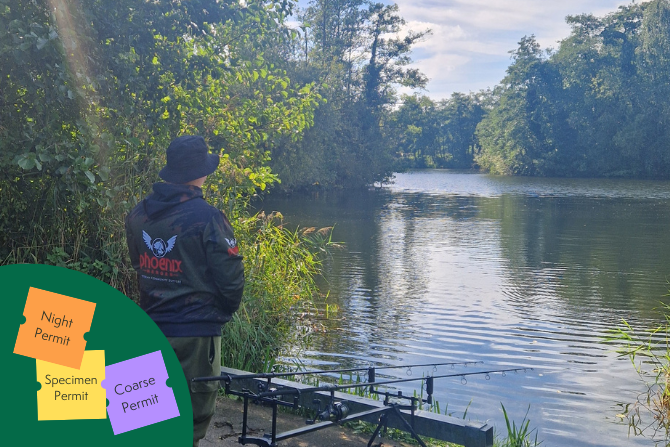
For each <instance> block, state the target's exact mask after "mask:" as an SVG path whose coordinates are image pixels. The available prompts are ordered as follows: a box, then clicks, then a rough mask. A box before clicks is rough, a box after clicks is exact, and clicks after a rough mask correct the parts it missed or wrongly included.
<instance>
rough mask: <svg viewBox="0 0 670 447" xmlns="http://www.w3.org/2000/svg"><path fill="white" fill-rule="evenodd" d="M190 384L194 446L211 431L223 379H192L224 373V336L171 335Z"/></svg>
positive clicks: (173, 345) (171, 340) (171, 342)
mask: <svg viewBox="0 0 670 447" xmlns="http://www.w3.org/2000/svg"><path fill="white" fill-rule="evenodd" d="M167 339H168V341H169V342H170V345H171V346H172V349H174V352H175V353H176V354H177V358H178V359H179V363H181V367H182V369H183V370H184V375H185V376H186V380H187V381H188V384H189V391H190V393H191V405H192V406H193V447H197V446H198V443H199V442H200V440H201V439H202V438H204V437H205V434H207V427H209V421H210V420H211V419H212V416H213V415H214V410H215V409H216V395H217V392H218V389H219V382H195V383H194V382H191V379H192V378H194V377H206V376H220V375H221V337H220V336H219V337H167Z"/></svg>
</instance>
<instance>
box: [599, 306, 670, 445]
mask: <svg viewBox="0 0 670 447" xmlns="http://www.w3.org/2000/svg"><path fill="white" fill-rule="evenodd" d="M662 313H663V316H664V318H665V322H664V323H663V324H662V325H660V326H658V327H657V328H655V329H652V330H639V329H635V328H633V327H632V326H631V325H630V324H628V322H626V321H625V320H623V327H619V328H616V329H613V330H612V331H611V335H610V336H609V337H608V341H610V342H616V343H617V344H618V345H619V347H618V348H617V352H618V353H619V355H621V356H625V357H628V358H629V359H630V361H631V363H632V364H633V367H634V368H635V370H636V371H637V373H638V375H639V376H640V379H641V380H642V382H643V384H644V388H645V390H644V392H642V393H641V394H640V395H639V396H638V398H637V400H636V401H635V402H624V403H620V404H619V406H620V408H621V412H620V413H619V414H618V415H617V416H618V417H620V418H621V419H625V420H626V421H627V422H628V427H629V433H631V432H632V433H633V434H634V435H635V436H649V437H650V439H651V440H652V441H653V442H655V444H656V445H668V444H669V443H670V389H669V388H668V383H669V381H670V306H668V305H667V304H662Z"/></svg>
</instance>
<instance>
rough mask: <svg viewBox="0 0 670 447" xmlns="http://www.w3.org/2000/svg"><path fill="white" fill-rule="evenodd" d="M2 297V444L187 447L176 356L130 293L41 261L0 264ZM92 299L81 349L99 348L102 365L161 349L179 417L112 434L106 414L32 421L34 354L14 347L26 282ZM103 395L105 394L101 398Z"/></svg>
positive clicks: (184, 392) (187, 403)
mask: <svg viewBox="0 0 670 447" xmlns="http://www.w3.org/2000/svg"><path fill="white" fill-rule="evenodd" d="M0 284H2V302H3V303H4V306H6V308H5V309H4V312H3V313H4V315H7V316H8V320H7V321H5V322H4V324H2V325H0V328H1V329H0V331H1V332H0V335H1V337H0V338H1V340H2V346H3V348H2V362H1V363H0V365H1V366H2V367H1V368H0V370H1V371H2V376H1V377H2V385H3V386H2V388H3V390H2V397H3V399H2V402H3V404H4V407H5V409H4V411H3V412H2V413H3V414H4V416H2V419H1V420H2V427H3V430H2V433H1V434H0V441H2V442H0V444H2V445H17V446H18V445H27V446H40V447H41V446H44V445H51V446H67V447H74V446H91V445H95V446H120V445H123V446H124V447H131V446H143V447H145V446H149V445H161V446H189V445H192V443H193V412H192V409H191V399H190V396H189V392H188V385H187V383H186V379H185V377H184V372H183V371H182V369H181V366H180V364H179V360H177V356H176V355H175V353H174V351H173V350H172V347H171V346H170V344H169V343H168V341H167V339H166V338H165V336H164V335H163V333H162V332H161V331H160V329H158V326H156V324H155V323H154V322H153V321H152V320H151V318H149V316H148V315H147V314H146V313H145V312H144V311H143V310H142V309H140V307H139V306H137V305H136V304H135V303H134V302H133V301H132V300H131V299H129V298H128V297H126V296H125V295H123V294H122V293H120V292H119V291H117V290H116V289H114V288H113V287H111V286H109V285H108V284H105V283H104V282H102V281H99V280H97V279H95V278H93V277H91V276H88V275H86V274H84V273H80V272H76V271H74V270H69V269H66V268H62V267H53V266H48V265H28V264H21V265H8V266H3V267H0ZM30 287H35V288H38V289H42V290H47V291H49V292H54V293H58V294H61V295H66V296H70V297H73V298H78V299H81V300H84V301H90V302H94V303H96V307H95V313H94V315H93V321H92V323H91V330H90V331H89V332H88V333H87V334H85V335H84V338H85V339H86V341H87V343H86V350H87V351H93V350H103V351H105V366H107V365H111V364H114V363H118V362H122V361H125V360H130V359H133V358H135V357H139V356H142V355H144V354H149V353H151V352H155V351H158V350H160V351H161V353H162V355H163V359H164V361H165V367H166V368H167V372H168V375H169V377H170V378H169V379H168V381H167V385H168V386H170V387H171V388H172V391H173V392H174V395H175V398H176V400H177V405H178V407H179V417H176V418H172V419H168V420H166V421H162V422H158V423H156V424H152V425H147V426H145V427H141V428H138V429H135V430H131V431H128V432H125V433H121V434H119V435H116V436H115V435H114V433H113V432H112V426H111V424H110V421H109V416H107V418H106V419H90V420H89V419H80V420H64V421H38V420H37V391H38V390H39V389H40V383H38V382H39V381H38V380H37V376H36V370H35V367H36V365H35V364H36V360H35V359H33V358H29V357H24V356H22V355H18V354H14V345H15V343H16V338H17V335H18V332H19V327H20V325H21V324H23V323H24V322H25V317H24V316H23V310H24V307H25V305H26V300H27V297H28V289H29V288H30ZM108 400H109V399H108Z"/></svg>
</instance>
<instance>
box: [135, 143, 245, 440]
mask: <svg viewBox="0 0 670 447" xmlns="http://www.w3.org/2000/svg"><path fill="white" fill-rule="evenodd" d="M218 164H219V156H218V155H214V154H210V153H209V152H208V149H207V144H206V143H205V140H204V139H203V138H202V137H199V136H182V137H179V138H177V139H175V140H174V141H173V142H172V143H170V146H169V147H168V148H167V166H165V168H163V169H162V170H161V171H160V173H159V176H160V177H161V178H162V179H163V180H164V181H165V182H166V183H156V184H154V186H153V190H154V192H153V194H152V195H150V196H148V197H147V198H145V199H144V200H143V201H142V202H140V203H139V204H138V205H137V206H136V207H135V208H134V209H133V210H132V211H131V212H130V214H129V215H128V217H127V218H126V236H127V242H128V249H129V251H130V259H131V261H132V265H133V268H134V269H135V270H136V271H137V275H138V280H139V288H140V306H141V307H142V309H144V310H145V311H146V312H147V314H149V316H150V317H151V318H152V319H153V320H154V321H155V322H156V324H157V325H158V327H159V328H160V329H161V330H162V331H163V333H164V334H165V336H166V337H167V339H168V341H169V342H170V344H171V345H172V348H173V349H174V351H175V353H176V354H177V357H178V358H179V362H180V363H181V366H182V368H183V369H184V375H185V376H186V380H187V381H188V384H189V387H190V393H191V403H192V405H193V445H194V446H197V445H198V443H199V441H200V439H202V438H204V437H205V434H206V432H207V427H208V425H209V421H210V419H211V418H212V415H213V414H214V409H215V406H216V395H217V390H218V382H201V383H192V382H191V379H192V378H193V377H202V376H218V375H220V374H221V328H222V326H223V325H224V324H225V323H226V322H227V321H229V320H230V319H231V317H232V315H233V313H234V312H235V311H236V310H237V309H238V307H239V305H240V300H241V299H242V290H243V288H244V267H243V265H242V257H241V256H240V255H239V251H238V248H237V242H236V241H235V236H234V235H233V229H232V227H231V226H230V223H229V222H228V219H226V217H225V216H224V214H223V213H222V212H221V211H219V210H217V209H216V208H214V207H213V206H211V205H209V204H208V203H207V202H206V201H205V199H204V198H203V195H202V189H201V188H202V185H203V183H204V182H205V179H206V178H207V176H208V175H209V174H211V173H212V172H214V171H215V170H216V168H217V166H218Z"/></svg>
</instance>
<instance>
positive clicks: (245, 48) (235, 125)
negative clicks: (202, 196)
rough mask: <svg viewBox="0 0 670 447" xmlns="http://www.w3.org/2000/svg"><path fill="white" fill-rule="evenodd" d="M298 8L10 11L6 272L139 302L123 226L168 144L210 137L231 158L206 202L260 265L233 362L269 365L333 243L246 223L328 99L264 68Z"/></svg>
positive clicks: (0, 252) (233, 333) (37, 6)
mask: <svg viewBox="0 0 670 447" xmlns="http://www.w3.org/2000/svg"><path fill="white" fill-rule="evenodd" d="M291 8H292V3H290V2H286V1H273V0H248V1H246V2H238V1H236V0H225V1H220V0H190V1H188V2H137V1H131V0H119V1H114V2H100V1H96V0H81V1H80V2H77V4H76V7H75V4H74V3H73V2H71V1H68V0H42V1H39V0H38V1H31V2H28V1H19V0H0V168H1V169H0V172H2V174H0V200H1V201H2V205H3V206H2V208H1V209H0V260H1V261H2V262H3V263H21V262H34V263H49V264H54V265H60V266H64V267H68V268H71V269H75V270H80V271H83V272H85V273H88V274H90V275H93V276H95V277H97V278H99V279H101V280H103V281H106V282H108V283H110V284H111V285H112V286H114V287H116V288H118V289H119V290H121V291H122V292H123V293H125V294H126V295H127V296H130V297H135V298H136V297H137V290H136V281H135V272H134V271H133V270H132V268H131V266H130V263H129V260H128V258H127V248H126V243H125V232H124V225H123V216H124V214H125V213H126V212H127V211H128V210H129V209H131V207H132V206H134V205H135V204H136V203H137V202H138V201H139V200H140V199H142V198H143V196H144V195H146V194H147V193H148V192H149V191H150V186H151V184H152V183H153V181H154V180H157V172H158V170H159V169H160V168H161V167H162V166H163V165H164V164H165V148H166V147H167V145H168V144H169V142H170V141H171V140H172V139H173V138H175V137H177V136H179V135H181V134H200V135H203V136H204V137H205V139H206V140H207V142H208V144H209V146H210V147H211V148H212V149H213V150H214V151H215V152H219V153H221V155H222V157H221V163H220V167H219V169H218V170H217V171H216V172H215V173H214V174H213V175H211V176H210V177H209V179H208V182H207V184H206V185H205V188H204V189H205V193H206V195H207V198H208V200H209V201H210V203H213V204H215V205H216V206H217V207H219V208H220V209H222V210H225V211H226V212H227V214H228V217H229V218H230V219H231V221H232V222H233V225H234V226H235V227H236V230H237V232H238V239H239V240H240V241H241V243H240V245H241V247H242V249H243V250H244V253H245V255H246V256H247V261H246V264H245V268H246V278H247V288H246V290H245V297H244V304H243V306H242V309H241V311H240V313H239V314H238V315H236V319H235V321H233V322H232V323H231V324H229V325H228V326H227V331H228V332H227V336H228V343H229V344H230V345H231V346H235V349H234V350H231V349H226V348H224V358H225V356H226V355H227V356H228V358H226V361H227V362H228V363H229V364H233V366H238V367H246V368H248V369H257V370H258V369H263V367H264V366H266V365H264V364H267V363H269V362H270V361H271V359H272V358H273V356H274V355H276V353H277V350H278V348H279V347H280V346H282V345H283V343H285V342H286V341H287V339H286V338H287V336H288V334H289V333H291V334H293V333H294V332H293V331H292V329H294V328H295V324H296V320H297V319H299V317H300V312H301V309H300V308H299V306H300V305H302V304H300V303H302V302H303V301H302V300H308V299H309V298H310V297H311V296H312V294H314V293H315V292H316V289H315V287H314V285H313V283H312V276H313V275H314V274H316V273H317V271H318V266H319V263H318V261H317V260H316V258H315V257H314V255H313V252H312V251H311V250H315V249H316V247H317V246H318V247H322V246H324V245H327V244H328V242H329V239H328V237H327V236H325V235H324V232H321V233H317V235H316V236H314V235H312V236H308V235H306V234H304V233H290V232H287V231H286V230H283V229H282V228H281V227H280V226H277V225H274V224H273V223H272V219H266V218H262V217H260V216H256V217H252V218H249V217H247V216H246V202H247V200H248V197H249V196H251V195H252V194H254V193H255V192H256V191H259V190H264V189H266V188H268V187H269V186H271V185H272V184H274V183H276V182H278V181H279V178H278V177H277V175H276V174H275V173H274V172H273V171H272V170H271V169H270V167H269V166H268V163H269V157H270V151H271V150H272V148H273V146H275V145H276V144H277V143H278V142H280V141H281V142H294V141H296V140H298V139H299V138H300V135H301V133H302V132H303V130H304V129H306V128H307V127H309V126H310V125H311V124H312V120H313V113H314V109H315V108H316V106H317V104H318V103H320V101H321V98H320V95H319V94H318V93H317V92H316V90H315V89H314V88H313V85H312V84H310V83H308V82H307V83H298V82H295V81H294V80H293V79H291V78H289V76H288V75H287V72H286V70H283V69H280V68H279V67H277V66H275V65H274V64H273V63H271V62H269V61H267V60H266V59H265V57H264V53H263V50H264V49H268V48H270V49H271V48H272V46H273V45H275V44H276V43H277V42H280V41H283V40H284V39H287V38H288V34H287V29H286V27H284V26H283V20H284V18H285V17H286V16H287V14H288V13H289V12H290V10H291ZM324 231H325V230H324ZM305 324H307V323H305ZM235 356H237V357H235ZM233 357H234V358H233Z"/></svg>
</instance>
